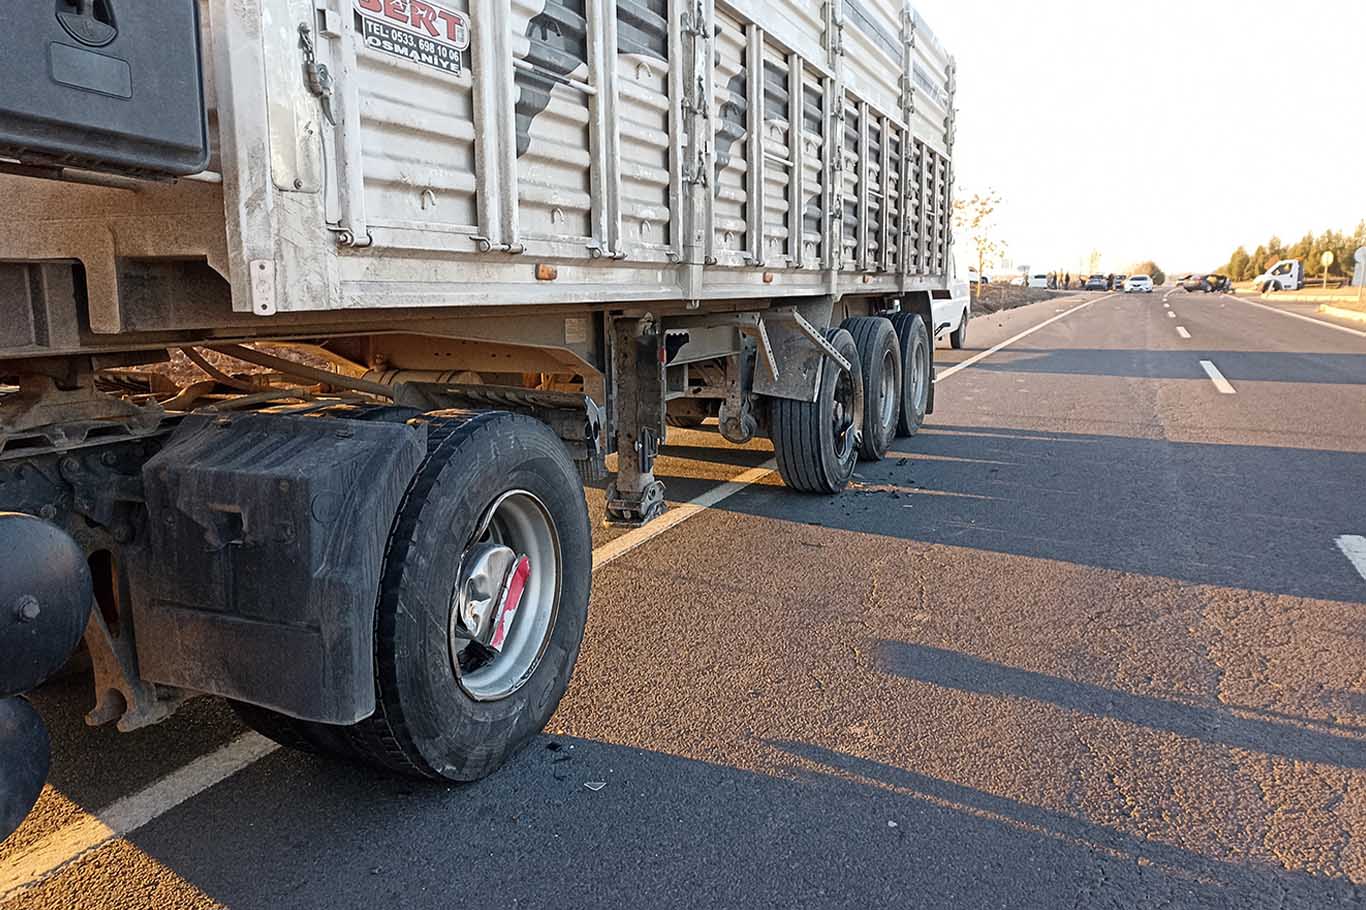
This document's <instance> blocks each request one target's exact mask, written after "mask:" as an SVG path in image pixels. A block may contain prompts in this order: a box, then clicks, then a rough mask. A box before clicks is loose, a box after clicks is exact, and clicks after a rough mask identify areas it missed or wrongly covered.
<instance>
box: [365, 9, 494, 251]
mask: <svg viewBox="0 0 1366 910" xmlns="http://www.w3.org/2000/svg"><path fill="white" fill-rule="evenodd" d="M449 6H451V7H452V8H454V9H459V10H462V11H463V10H467V9H468V6H467V5H466V4H464V3H451V4H449ZM356 57H357V59H356V64H357V82H358V90H359V96H360V114H361V147H362V152H363V155H362V165H361V166H362V172H363V173H364V175H365V207H366V211H367V212H368V213H369V220H370V223H371V224H372V225H374V226H376V227H394V228H417V229H422V230H430V231H456V232H462V233H473V232H475V231H476V229H477V225H478V222H479V218H478V212H477V210H476V207H475V172H474V170H475V166H474V102H473V98H472V89H473V80H472V74H471V72H470V70H469V68H468V67H462V72H461V73H460V75H458V76H457V75H454V74H452V73H450V72H448V71H443V70H439V69H436V68H434V67H431V66H426V65H423V64H420V63H414V62H411V61H408V60H405V59H402V58H400V57H398V56H395V55H394V54H392V53H385V52H384V51H382V50H379V49H376V48H372V47H369V46H367V45H366V44H365V43H364V42H358V47H357V50H356Z"/></svg>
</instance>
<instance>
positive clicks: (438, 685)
mask: <svg viewBox="0 0 1366 910" xmlns="http://www.w3.org/2000/svg"><path fill="white" fill-rule="evenodd" d="M428 446H429V448H428V456H427V459H426V461H425V462H424V463H423V465H422V467H421V469H419V471H418V473H417V476H416V477H415V478H414V479H413V482H412V484H411V485H410V486H409V489H408V493H407V496H406V497H405V500H404V503H403V506H402V507H401V508H400V510H399V514H398V517H397V519H396V521H395V523H394V528H393V531H392V532H391V534H390V538H389V544H388V548H387V552H386V555H385V561H384V571H383V574H382V576H381V582H380V591H379V601H378V605H377V607H376V614H375V700H376V709H375V713H374V714H373V715H371V716H370V717H368V718H366V719H365V720H362V721H360V722H359V723H356V724H352V725H350V726H333V725H328V724H316V723H307V722H302V721H293V720H289V719H287V718H281V717H279V715H276V714H274V713H273V712H269V711H264V712H263V709H260V708H249V707H247V706H239V707H238V713H239V716H241V717H242V718H243V720H245V721H247V723H249V724H251V725H252V726H253V727H255V728H256V729H257V730H258V731H260V732H261V733H263V734H265V735H266V736H269V737H271V738H273V739H276V740H277V741H278V742H281V743H283V744H284V745H288V746H294V747H296V748H305V749H314V750H317V751H322V752H327V753H332V754H337V755H340V756H342V757H346V758H352V759H357V760H361V761H364V762H367V763H369V764H373V765H377V766H379V767H381V768H384V769H387V770H391V771H396V772H399V773H403V774H409V775H414V776H421V777H432V778H442V779H446V780H453V781H470V780H476V779H478V778H481V777H484V776H486V775H488V774H490V773H492V772H493V771H494V770H496V769H497V768H498V767H499V766H500V765H502V764H503V762H504V761H506V760H507V759H508V758H509V757H510V756H511V755H513V754H514V753H515V752H516V751H517V750H518V749H520V748H521V747H522V746H523V745H525V744H526V742H527V741H528V740H530V739H531V737H533V736H534V735H536V734H537V733H538V732H540V730H541V729H542V728H543V727H544V726H545V724H546V722H547V721H548V720H549V719H550V715H551V714H552V713H553V712H554V710H555V707H556V705H558V704H559V701H560V697H561V696H562V695H563V694H564V691H565V688H566V687H567V686H568V684H569V676H570V672H571V671H572V669H573V667H574V661H575V659H576V658H577V656H578V651H579V644H580V642H581V641H582V639H583V628H584V624H585V622H586V621H587V617H588V593H589V584H590V576H591V571H592V551H591V549H590V543H589V541H590V534H591V532H590V529H589V525H588V509H587V505H586V504H585V502H584V498H583V489H582V487H581V486H580V483H579V478H578V472H577V470H576V469H575V466H574V462H573V460H572V459H571V458H570V455H569V452H568V451H567V450H566V449H565V447H564V444H563V443H562V442H561V441H560V439H559V438H558V437H557V436H555V434H554V433H553V432H551V430H550V429H549V428H548V427H546V426H545V425H544V424H542V423H541V422H540V421H537V420H534V419H532V418H530V417H523V416H518V415H513V414H507V413H502V412H485V413H479V414H474V415H461V416H459V417H437V418H434V419H433V421H432V423H431V425H430V428H429V443H428Z"/></svg>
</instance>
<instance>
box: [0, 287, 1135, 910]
mask: <svg viewBox="0 0 1366 910" xmlns="http://www.w3.org/2000/svg"><path fill="white" fill-rule="evenodd" d="M1112 296H1114V295H1107V296H1105V297H1098V298H1096V299H1095V300H1088V301H1087V302H1085V303H1083V304H1080V305H1078V306H1075V307H1072V308H1071V309H1070V310H1065V311H1064V312H1062V313H1059V314H1058V315H1056V316H1054V317H1052V318H1051V319H1047V320H1044V321H1043V322H1041V323H1039V324H1038V325H1036V326H1034V327H1033V328H1031V329H1026V330H1025V331H1023V332H1021V333H1020V334H1018V335H1016V336H1014V337H1013V338H1009V339H1007V340H1005V341H1003V342H1001V343H1000V344H998V345H996V346H995V347H993V348H991V349H989V350H986V351H983V352H982V353H980V354H977V355H976V356H974V357H971V358H970V359H968V360H965V361H963V362H962V363H960V364H957V365H956V366H953V367H951V368H949V369H947V370H944V371H943V372H942V373H940V374H939V375H938V377H937V380H938V381H942V380H944V379H947V378H948V377H950V376H952V375H953V374H954V373H957V372H958V371H959V370H963V369H966V368H967V367H969V366H971V365H972V364H974V363H977V362H978V361H980V360H983V359H985V358H987V357H990V356H991V355H992V354H995V353H996V352H997V351H1000V350H1001V349H1002V348H1005V347H1007V346H1008V345H1011V344H1014V343H1015V342H1017V341H1019V340H1020V339H1022V338H1026V337H1028V336H1029V335H1032V334H1034V333H1035V332H1037V331H1038V330H1039V329H1042V328H1044V327H1045V326H1048V325H1051V324H1053V323H1055V322H1057V321H1058V320H1059V319H1064V318H1066V317H1067V316H1070V315H1072V314H1073V313H1075V312H1077V311H1078V310H1084V309H1085V308H1086V307H1088V306H1090V305H1091V304H1093V303H1099V302H1100V301H1102V300H1107V299H1109V297H1112ZM776 469H777V465H776V463H775V462H773V461H769V462H767V463H765V464H763V465H760V466H759V467H757V468H750V469H749V470H747V471H745V472H743V473H741V474H740V475H738V476H737V477H736V478H735V479H734V480H732V481H729V482H727V483H723V484H721V485H719V486H717V487H715V488H714V489H711V490H708V491H707V492H706V493H703V494H702V495H701V496H698V497H697V498H696V499H693V500H691V501H690V502H686V503H683V504H682V505H678V506H674V507H673V508H672V509H670V510H669V511H668V512H665V513H664V515H662V516H661V517H659V518H657V519H655V520H654V521H653V522H651V523H650V524H648V525H646V526H645V527H643V528H637V529H635V530H634V531H630V532H628V533H626V534H623V535H622V536H620V537H618V538H616V539H614V540H610V541H608V542H607V543H605V544H603V545H602V546H600V547H597V548H596V549H594V550H593V569H594V570H597V569H599V568H602V567H603V566H605V565H607V564H608V563H610V562H612V561H613V560H615V559H618V558H620V557H622V556H624V555H626V554H627V553H629V552H630V551H632V550H634V549H635V548H636V547H638V546H640V545H641V544H644V543H646V542H648V541H650V540H653V539H654V538H655V537H658V536H659V535H660V534H663V533H664V532H665V531H668V530H670V529H671V528H676V527H678V526H679V525H680V524H682V523H683V522H685V521H687V520H688V519H690V518H694V517H696V516H697V515H700V514H702V513H703V512H705V511H706V510H707V509H710V508H712V507H713V506H715V505H717V504H718V503H720V502H721V501H722V500H725V499H728V498H730V497H731V496H734V495H735V494H736V493H739V492H740V491H741V490H743V489H745V488H746V487H749V486H751V485H753V484H755V483H758V482H760V481H762V480H764V479H765V478H766V477H768V476H769V475H770V474H772V473H773V472H774V471H775V470H776ZM278 748H280V747H279V746H278V745H276V744H275V743H273V742H271V741H270V740H268V739H266V738H265V737H263V736H260V735H258V734H256V733H245V734H243V735H242V736H240V737H238V738H237V739H235V740H233V741H232V742H230V743H228V744H227V745H226V746H223V747H222V748H220V749H218V750H217V751H215V752H211V753H209V754H208V755H203V756H200V757H199V758H197V759H195V760H194V761H192V762H190V763H189V764H187V765H186V766H185V767H183V768H180V769H179V770H177V771H172V772H171V773H170V774H168V775H166V776H165V777H163V778H162V779H161V780H159V781H157V782H156V783H154V784H151V785H150V786H148V787H147V788H146V789H144V790H140V791H138V792H137V793H134V794H133V795H132V796H128V797H125V798H123V799H121V800H119V801H118V802H115V803H114V804H113V805H111V806H109V807H108V808H106V809H102V810H100V811H98V812H96V813H94V814H93V815H82V816H81V817H80V818H78V819H77V820H76V821H73V822H70V823H69V824H66V825H64V826H62V827H61V828H59V829H57V830H56V831H54V832H52V833H51V834H49V835H47V836H46V837H44V838H42V839H41V840H39V841H38V842H37V843H36V844H34V845H33V846H32V847H30V848H29V849H27V850H25V851H24V852H23V853H21V854H18V855H17V856H15V857H13V858H11V859H10V860H8V861H6V862H4V863H0V900H2V899H4V898H6V897H8V896H9V895H11V894H14V893H17V892H19V891H23V890H26V889H28V888H31V887H33V886H34V885H37V884H39V883H41V882H42V881H43V880H44V879H46V878H48V877H50V876H51V875H53V874H54V873H56V872H58V871H60V870H61V869H62V868H63V867H65V866H67V865H69V864H70V863H71V862H73V861H74V860H76V859H79V858H80V857H82V856H84V855H85V854H87V853H89V852H90V851H92V850H94V849H96V848H97V847H99V846H101V845H102V844H105V843H108V842H109V841H110V840H113V839H114V838H117V837H123V836H124V835H126V834H130V833H132V832H133V831H136V830H137V829H138V828H141V827H142V826H143V825H146V824H148V823H149V822H152V821H154V820H155V819H157V818H160V817H161V816H162V815H164V814H165V813H167V812H169V811H170V810H172V809H174V808H175V807H176V806H178V805H180V804H181V803H183V802H185V801H186V800H188V799H190V798H192V797H194V796H197V795H198V794H200V793H202V792H204V791H205V790H207V789H209V788H210V787H213V786H215V785H216V784H220V783H222V782H223V781H225V780H227V779H228V778H229V777H232V776H233V775H234V774H236V773H237V772H238V771H241V770H242V769H243V768H246V767H248V766H249V765H251V764H252V763H253V762H255V761H257V760H258V759H261V758H264V757H266V756H267V755H270V754H271V753H272V752H274V751H275V750H276V749H278Z"/></svg>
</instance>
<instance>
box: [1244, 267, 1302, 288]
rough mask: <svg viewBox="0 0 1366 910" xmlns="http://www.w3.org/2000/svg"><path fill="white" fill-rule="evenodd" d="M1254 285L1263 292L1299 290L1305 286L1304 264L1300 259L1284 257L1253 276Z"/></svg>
mask: <svg viewBox="0 0 1366 910" xmlns="http://www.w3.org/2000/svg"><path fill="white" fill-rule="evenodd" d="M1252 286H1253V287H1255V288H1257V289H1258V290H1260V291H1261V292H1262V293H1263V294H1269V293H1271V292H1272V291H1298V290H1299V289H1300V288H1302V287H1304V266H1303V265H1302V264H1301V263H1300V261H1299V260H1298V259H1282V260H1281V261H1280V262H1278V263H1276V264H1275V265H1273V266H1272V267H1271V268H1269V269H1267V270H1266V271H1265V272H1263V273H1262V274H1260V275H1258V276H1257V277H1256V278H1253V279H1252Z"/></svg>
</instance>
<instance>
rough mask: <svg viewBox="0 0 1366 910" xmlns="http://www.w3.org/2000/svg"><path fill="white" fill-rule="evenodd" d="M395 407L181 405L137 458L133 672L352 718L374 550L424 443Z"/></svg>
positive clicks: (360, 712) (366, 661) (359, 693)
mask: <svg viewBox="0 0 1366 910" xmlns="http://www.w3.org/2000/svg"><path fill="white" fill-rule="evenodd" d="M413 413H416V412H414V411H410V410H407V409H398V411H397V412H396V413H395V414H393V415H388V414H380V415H377V416H375V419H347V418H348V417H353V416H357V415H355V414H354V412H352V411H347V410H344V409H343V410H339V411H335V412H320V413H315V414H312V415H309V416H299V415H285V414H249V415H241V416H222V417H216V418H211V417H207V416H200V415H194V416H191V417H187V418H186V419H185V420H183V421H182V422H181V423H180V425H179V426H178V427H177V428H176V431H175V433H174V434H173V435H172V436H171V439H170V441H169V442H168V443H167V444H166V446H165V447H164V448H163V449H162V450H161V451H160V452H159V453H157V454H156V455H155V456H154V457H153V458H151V459H150V460H149V461H148V462H147V463H146V465H144V466H143V470H142V478H143V489H144V494H145V497H146V503H147V518H148V534H147V540H146V542H145V543H144V544H143V545H142V546H141V547H139V548H138V549H137V550H136V551H134V552H132V554H131V559H130V560H129V576H130V581H131V584H132V593H133V599H132V600H133V604H132V606H133V621H134V627H135V628H136V630H137V651H138V669H139V672H140V673H141V675H142V677H143V679H145V680H147V681H149V682H154V683H160V684H163V685H168V686H178V687H180V688H184V689H191V690H194V691H198V692H208V693H211V694H214V695H221V696H224V697H226V698H232V699H236V700H238V701H243V702H247V703H248V704H253V705H258V706H260V707H263V708H269V709H271V710H273V711H277V712H279V713H281V714H284V715H286V716H288V717H293V718H297V719H300V720H310V721H318V722H321V723H331V724H349V723H355V722H356V721H358V720H360V719H362V718H365V717H368V716H369V715H370V714H371V713H373V712H374V710H375V684H374V679H375V669H374V647H373V643H374V622H375V619H374V617H375V601H376V598H377V597H378V592H379V576H380V572H381V569H382V567H383V562H384V548H385V545H386V543H387V541H388V539H389V531H390V528H391V526H392V525H393V521H394V516H395V515H397V514H398V509H399V506H400V504H401V503H402V501H403V497H404V495H405V492H406V491H407V489H408V484H409V482H410V481H411V480H412V478H413V475H414V474H416V473H417V469H418V467H419V465H421V463H422V459H423V457H424V456H425V455H426V451H427V441H426V440H427V437H426V428H425V426H422V425H411V424H409V423H406V422H404V421H403V418H404V417H405V416H408V415H410V414H413Z"/></svg>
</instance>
